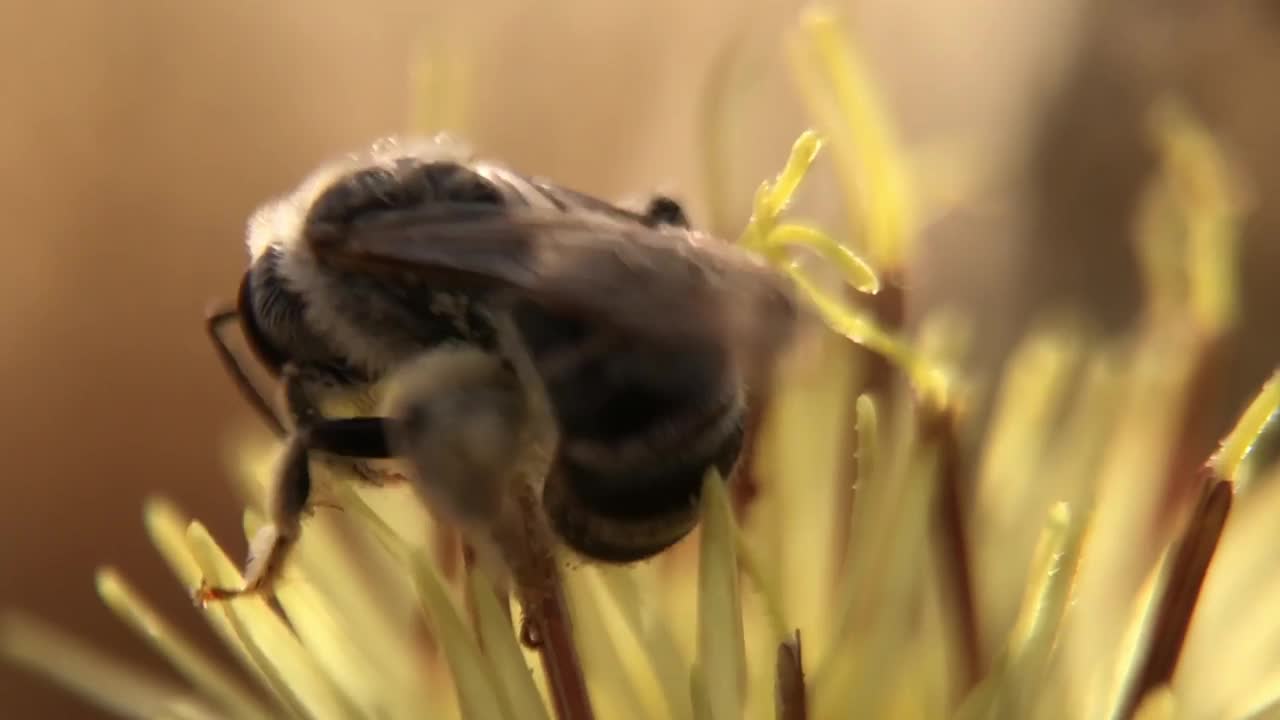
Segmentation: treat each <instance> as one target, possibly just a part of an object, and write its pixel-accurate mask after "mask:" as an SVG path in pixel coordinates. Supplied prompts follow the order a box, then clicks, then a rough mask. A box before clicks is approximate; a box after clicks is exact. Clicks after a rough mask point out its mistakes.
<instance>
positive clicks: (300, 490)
mask: <svg viewBox="0 0 1280 720" xmlns="http://www.w3.org/2000/svg"><path fill="white" fill-rule="evenodd" d="M285 391H286V397H287V399H288V403H289V407H290V410H291V411H293V413H294V416H295V421H294V422H295V427H296V428H297V429H296V430H295V431H294V433H293V435H292V436H290V438H289V440H288V444H287V446H286V448H285V453H284V456H283V458H282V459H281V464H280V468H279V471H278V472H277V474H276V477H275V480H274V482H273V483H272V486H271V489H270V491H269V499H268V501H267V512H268V515H269V516H270V519H271V523H270V524H268V525H265V526H263V528H262V529H261V530H259V531H258V533H257V534H256V535H255V536H254V537H253V539H252V540H251V541H250V543H249V559H248V560H247V561H246V563H245V568H244V580H245V583H244V586H243V587H241V588H224V587H213V586H209V585H207V584H202V585H201V587H200V589H199V590H198V591H197V593H196V600H197V602H199V603H200V604H202V605H203V604H204V603H206V602H208V601H210V600H226V599H228V598H234V597H237V596H240V595H246V594H251V593H259V592H266V591H269V590H270V588H271V585H272V583H274V582H275V580H276V579H277V578H278V577H279V575H280V571H281V570H282V569H283V567H284V562H285V559H286V557H287V556H288V553H289V551H290V550H292V549H293V547H294V545H295V544H296V543H297V541H298V536H299V535H300V534H301V532H302V517H303V515H305V514H306V513H307V511H308V508H309V501H310V499H311V469H310V462H309V461H310V458H309V455H310V452H311V451H319V452H326V453H331V454H334V455H339V456H343V457H349V458H361V459H378V458H387V457H390V455H391V452H390V448H389V447H388V442H387V436H386V432H387V430H386V428H387V423H388V421H387V420H384V419H383V418H377V417H361V418H333V419H331V418H325V417H322V416H321V415H320V414H319V412H318V411H316V410H315V406H314V405H313V404H312V403H311V402H310V401H309V400H308V399H307V397H306V393H305V388H304V386H303V383H302V381H301V380H300V379H299V377H298V375H297V373H296V372H294V371H292V370H287V371H286V373H285Z"/></svg>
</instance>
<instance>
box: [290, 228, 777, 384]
mask: <svg viewBox="0 0 1280 720" xmlns="http://www.w3.org/2000/svg"><path fill="white" fill-rule="evenodd" d="M309 241H310V243H311V246H312V248H313V250H314V251H315V252H316V254H317V255H318V256H319V257H321V258H322V259H323V260H325V261H327V262H332V263H333V264H335V265H338V266H342V267H347V268H350V269H356V270H360V271H364V272H370V273H377V274H387V275H399V274H402V273H410V274H412V275H413V276H415V277H418V278H420V279H421V280H422V281H424V282H428V283H431V284H432V285H433V286H434V287H440V288H449V287H454V288H458V289H488V290H495V291H500V292H501V291H506V292H511V293H514V294H515V295H516V296H518V297H521V298H523V299H527V300H531V301H534V302H536V303H539V304H541V305H543V306H545V307H547V308H548V309H552V310H554V311H557V312H563V313H566V314H571V315H578V316H580V317H584V318H589V319H593V320H596V321H598V322H601V323H603V324H606V325H608V326H609V327H611V328H614V329H616V330H618V331H621V332H625V333H629V334H631V335H632V336H633V337H635V338H636V339H637V340H642V341H647V342H648V341H651V342H676V343H679V342H681V341H691V340H692V341H706V340H708V339H711V340H716V341H721V342H723V343H725V344H726V346H728V348H729V349H730V350H731V351H732V352H734V353H735V354H737V355H741V354H742V353H747V354H749V355H751V356H753V357H758V356H760V354H761V353H764V354H772V353H773V352H774V351H776V350H777V349H778V348H779V347H781V346H782V345H783V344H784V342H785V340H786V339H787V336H788V335H789V334H790V333H791V332H792V328H793V325H794V322H795V316H796V306H795V303H794V300H793V297H792V295H791V292H790V289H789V286H788V285H787V283H786V282H785V281H784V280H783V279H782V278H781V277H779V276H778V275H777V274H776V273H775V272H774V271H773V270H772V269H770V268H769V267H768V266H767V265H765V264H764V263H763V262H762V261H760V260H759V259H757V258H755V257H754V256H753V255H751V254H749V253H747V252H745V251H743V250H741V249H740V248H737V247H735V246H733V245H730V244H728V243H725V242H723V241H721V240H718V239H716V238H713V237H709V236H706V235H702V234H698V233H694V232H689V231H685V230H679V229H675V228H650V227H647V226H644V225H641V224H639V223H632V222H626V221H623V220H618V219H615V218H612V217H607V216H598V215H595V214H582V213H579V214H575V213H566V212H560V211H554V210H546V211H544V210H539V209H536V208H509V207H493V206H467V207H448V206H444V207H441V206H436V207H432V208H427V209H420V210H410V211H394V212H388V213H385V214H382V215H380V216H378V217H375V218H370V219H367V220H361V221H357V222H356V223H353V224H351V225H347V226H345V227H342V228H332V232H327V231H326V228H324V227H321V228H317V232H315V233H313V234H312V235H311V237H309ZM742 359H746V360H748V361H749V362H752V358H742Z"/></svg>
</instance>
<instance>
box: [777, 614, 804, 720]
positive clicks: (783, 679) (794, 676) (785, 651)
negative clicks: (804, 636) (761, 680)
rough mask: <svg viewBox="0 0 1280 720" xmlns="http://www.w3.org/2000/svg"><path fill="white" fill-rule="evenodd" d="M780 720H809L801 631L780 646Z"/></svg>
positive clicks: (778, 714) (778, 675)
mask: <svg viewBox="0 0 1280 720" xmlns="http://www.w3.org/2000/svg"><path fill="white" fill-rule="evenodd" d="M776 667H777V683H778V687H777V695H776V699H777V705H778V706H777V712H776V713H775V717H777V718H778V720H807V718H808V717H809V702H808V698H807V697H806V696H805V686H804V660H803V658H802V657H801V654H800V631H799V630H796V631H795V632H794V633H793V634H792V635H791V637H789V638H787V639H786V640H784V641H783V642H782V643H781V644H780V645H778V658H777V666H776Z"/></svg>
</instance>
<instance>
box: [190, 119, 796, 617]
mask: <svg viewBox="0 0 1280 720" xmlns="http://www.w3.org/2000/svg"><path fill="white" fill-rule="evenodd" d="M688 225H689V224H688V221H687V218H686V217H685V213H684V211H683V209H682V208H681V207H680V205H679V204H678V203H676V202H675V201H674V200H671V199H670V198H665V197H658V198H655V199H654V200H653V201H651V202H650V203H649V205H648V207H647V208H644V209H643V210H638V211H637V210H631V209H627V208H624V207H622V206H621V205H618V204H613V203H610V202H606V201H604V200H601V199H598V198H596V197H593V196H591V195H588V194H585V193H581V192H577V191H574V190H571V189H569V188H566V187H563V186H560V185H556V184H553V183H551V182H548V181H546V180H543V179H540V178H537V177H532V176H526V175H523V174H520V173H518V172H516V171H514V170H511V169H510V168H508V167H505V166H503V165H501V164H498V163H494V162H490V161H486V160H480V159H476V158H475V157H473V156H472V155H471V154H470V153H469V152H468V151H466V150H465V149H464V148H462V146H460V145H458V144H457V143H455V142H453V141H452V140H450V139H448V138H445V137H435V138H431V139H426V140H417V141H412V140H411V141H396V140H389V141H382V142H380V143H378V144H376V145H375V146H374V147H373V148H372V149H371V150H370V151H368V152H365V153H362V154H359V155H353V156H350V157H348V158H347V159H345V160H344V161H341V162H338V163H335V164H333V165H331V166H328V167H326V168H323V169H321V170H320V171H318V172H316V173H314V174H313V175H312V176H310V177H309V178H307V179H306V180H305V181H304V182H303V183H302V184H301V185H300V186H299V187H298V188H297V189H296V190H295V191H294V192H293V193H291V194H289V195H287V196H285V197H283V198H280V199H277V200H275V201H274V202H271V203H269V204H267V205H265V206H263V207H262V208H261V209H259V210H258V211H257V212H256V213H255V214H254V215H253V217H252V218H251V220H250V222H249V229H248V246H249V251H250V257H251V262H250V264H249V267H248V269H247V271H246V272H245V273H244V275H243V278H242V280H241V283H240V289H239V295H238V299H237V302H236V307H235V308H234V309H228V310H223V311H218V312H212V313H211V314H210V315H209V316H208V330H209V333H210V336H211V337H212V338H213V340H214V345H215V349H216V350H217V351H218V354H219V356H220V357H221V359H222V360H223V362H224V364H225V365H226V367H227V370H228V371H229V373H230V375H231V376H232V377H233V378H234V379H235V380H236V382H237V384H238V385H239V386H240V388H241V389H242V390H243V391H244V392H245V394H246V396H247V397H248V399H249V401H250V402H251V403H252V404H253V405H254V407H255V408H257V410H258V411H259V412H260V413H261V414H262V415H263V417H264V418H265V419H266V420H267V422H268V423H270V424H271V425H272V427H273V428H275V430H276V432H277V433H278V434H279V435H280V436H281V437H282V438H284V439H285V451H284V453H283V456H282V460H281V464H280V467H279V469H278V471H277V474H276V476H275V477H274V479H273V482H272V485H271V488H270V501H269V506H268V512H269V515H270V519H271V521H272V525H271V526H270V527H269V528H267V529H265V530H264V531H263V534H262V535H260V536H259V537H258V538H255V539H254V541H253V543H252V544H251V548H250V561H249V564H248V566H247V567H246V573H245V574H246V585H245V587H244V588H241V589H236V590H231V589H218V588H205V590H204V591H203V594H204V598H205V599H210V598H224V597H231V596H235V595H237V594H240V593H244V592H253V591H256V590H261V589H265V588H266V587H267V586H269V584H270V582H271V581H272V579H273V578H274V577H275V576H276V575H277V574H278V572H279V570H280V566H281V563H282V562H283V559H284V557H285V554H286V552H287V550H288V549H289V548H290V547H292V546H293V544H294V543H295V542H296V541H297V539H298V536H299V534H300V531H301V518H302V517H303V516H304V515H305V514H306V512H307V511H308V509H309V507H310V502H311V500H312V498H311V494H312V493H311V490H312V487H311V485H312V482H311V471H310V469H309V463H310V461H311V460H313V459H316V458H319V457H327V458H329V459H335V458H336V459H339V460H342V461H347V462H350V463H351V465H350V467H351V468H353V469H354V470H355V472H354V473H349V474H350V475H351V476H352V477H353V478H355V479H357V480H363V481H368V482H375V483H376V482H383V481H386V480H388V479H400V476H398V475H387V474H386V473H385V472H382V471H379V470H376V469H373V467H372V465H371V463H376V461H380V460H386V459H393V460H394V459H399V460H401V461H407V462H405V464H406V465H407V466H408V468H409V472H408V475H409V477H410V479H411V480H412V482H413V483H414V486H415V487H416V489H417V490H418V491H419V494H420V495H421V496H422V497H423V498H424V500H425V501H426V502H427V504H428V505H429V506H430V507H432V509H433V510H436V511H438V512H439V513H440V514H442V515H443V516H445V517H447V518H450V519H452V520H454V521H456V522H458V523H460V524H462V525H466V524H468V523H482V522H483V521H484V520H485V518H488V517H491V516H492V515H493V513H494V512H495V507H496V505H497V504H498V503H499V502H500V501H501V497H500V495H501V493H502V492H503V489H502V487H501V485H500V483H498V481H497V480H496V479H495V478H498V477H500V476H501V475H502V473H503V471H504V469H505V467H506V465H507V464H509V463H511V462H512V458H513V457H515V455H516V454H517V453H518V451H519V447H518V444H519V438H520V428H521V427H522V423H524V422H526V420H527V416H528V412H529V409H528V407H527V405H528V403H527V402H526V397H527V394H526V392H525V390H526V389H527V388H525V387H523V385H524V384H525V383H522V381H521V380H520V376H519V373H517V372H516V371H515V369H514V367H513V359H515V356H523V357H526V358H527V360H528V363H529V365H531V366H532V369H533V371H534V372H535V373H536V376H537V379H538V382H539V383H541V385H542V388H543V390H544V393H545V397H546V399H547V405H548V406H549V410H550V415H551V416H552V419H553V421H554V424H555V430H556V447H555V449H554V453H553V455H554V462H553V463H552V470H551V472H550V473H549V475H548V477H547V478H546V479H545V484H544V485H543V487H542V493H541V502H542V511H544V512H545V514H546V518H547V520H548V521H549V523H548V524H549V526H550V527H551V528H552V530H553V531H554V533H555V535H556V536H557V537H558V538H559V539H560V540H562V541H563V542H564V543H566V544H567V545H568V546H569V547H570V548H571V549H572V550H574V551H575V552H576V553H578V554H580V555H581V556H584V557H585V558H587V559H590V560H596V561H602V562H612V563H627V562H633V561H639V560H643V559H646V558H649V557H651V556H654V555H656V554H658V553H660V552H662V551H663V550H665V549H666V548H668V547H669V546H671V545H672V544H674V543H676V542H677V541H679V540H680V539H682V538H683V537H685V536H686V535H687V534H688V533H689V532H690V531H691V530H692V529H693V527H694V526H695V525H696V523H697V513H698V510H697V507H698V499H699V494H700V490H701V487H702V482H703V478H704V477H705V475H706V473H707V472H708V470H710V469H712V468H714V469H717V470H718V471H720V473H721V474H722V475H723V476H725V477H729V476H730V474H731V471H732V469H733V467H734V465H735V463H736V461H737V459H738V456H739V454H740V453H741V450H742V446H743V438H744V432H746V428H744V418H745V417H746V416H747V414H746V407H747V397H748V395H749V390H750V389H751V388H752V387H755V386H757V385H760V384H763V383H764V382H767V379H768V378H769V377H770V374H771V369H772V367H773V365H774V363H775V359H776V357H777V355H778V353H779V350H780V349H781V348H783V347H785V346H786V344H787V341H788V340H789V338H790V337H791V336H792V335H793V333H794V327H795V325H796V321H797V315H798V311H797V305H796V302H795V300H794V297H793V294H792V291H791V288H790V286H789V285H788V284H787V283H785V282H784V281H783V279H782V278H781V277H780V275H778V274H777V273H776V272H774V271H773V269H772V268H770V266H768V265H767V264H766V263H765V262H763V261H762V260H760V259H758V258H757V257H755V256H754V255H752V254H751V253H748V252H746V251H744V250H742V249H740V248H738V247H737V246H734V245H731V244H729V243H726V242H723V241H721V240H719V239H717V238H714V237H711V236H709V235H706V234H704V233H700V232H697V231H694V230H692V229H690V228H689V226H688ZM499 320H501V321H503V322H505V323H506V324H505V325H504V324H503V322H499ZM236 321H238V323H239V326H240V328H241V330H242V333H243V336H244V339H245V341H246V344H247V346H248V347H249V348H250V350H251V352H252V354H253V355H254V356H255V357H256V359H257V361H258V362H259V364H260V365H261V366H262V367H263V368H265V370H267V371H268V372H269V374H271V375H272V376H274V377H275V378H277V379H278V380H279V381H280V383H281V384H282V385H283V393H282V394H283V397H284V404H285V406H286V410H287V412H286V415H287V417H285V418H283V419H281V418H278V417H277V416H276V413H275V411H274V410H273V409H272V403H270V402H268V401H267V399H266V398H265V396H264V393H262V392H260V391H259V390H257V389H256V388H255V385H254V384H253V383H252V382H251V381H250V376H249V372H248V371H247V369H246V366H245V363H244V362H243V359H242V358H240V357H238V356H237V355H236V353H234V352H233V351H232V350H231V349H230V345H229V343H228V342H227V341H226V339H225V338H224V335H223V329H224V328H225V326H227V325H229V324H231V323H234V322H236ZM502 327H509V328H511V331H510V332H506V333H504V332H501V328H502ZM335 398H344V399H348V400H353V402H354V405H355V406H356V407H357V408H358V412H357V414H356V415H355V416H346V415H343V416H334V415H330V414H327V413H326V411H325V408H327V407H329V406H330V405H332V403H333V401H334V400H335Z"/></svg>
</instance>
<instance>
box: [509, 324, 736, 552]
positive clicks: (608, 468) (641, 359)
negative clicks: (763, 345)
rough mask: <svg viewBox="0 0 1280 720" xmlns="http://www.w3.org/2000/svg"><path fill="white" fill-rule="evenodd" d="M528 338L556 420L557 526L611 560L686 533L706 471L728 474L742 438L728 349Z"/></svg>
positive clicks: (657, 547)
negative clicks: (558, 449)
mask: <svg viewBox="0 0 1280 720" xmlns="http://www.w3.org/2000/svg"><path fill="white" fill-rule="evenodd" d="M529 340H530V341H531V342H530V344H531V346H532V347H533V349H534V350H535V356H537V357H539V359H540V360H545V361H546V362H547V363H548V366H547V367H545V368H544V372H545V373H546V375H545V377H546V381H547V386H548V391H549V393H550V396H551V401H552V404H553V405H554V406H555V412H556V415H557V420H558V422H559V424H560V432H561V445H562V447H561V452H560V462H559V463H558V467H559V471H558V475H557V476H556V477H554V478H551V479H549V481H548V485H547V491H546V493H545V494H544V503H545V505H546V507H547V510H548V512H549V515H550V517H551V519H552V522H553V523H554V524H555V525H556V528H557V531H558V532H559V534H560V535H561V536H562V537H563V538H564V539H565V541H566V542H568V544H569V545H570V546H571V547H573V548H574V549H575V550H577V551H578V552H580V553H582V554H583V555H586V556H588V557H590V558H593V559H596V560H601V561H607V562H629V561H634V560H640V559H644V558H647V557H650V556H652V555H655V554H657V553H658V552H661V551H662V550H663V549H665V548H666V547H668V546H670V545H671V544H673V543H675V542H676V541H678V540H680V539H681V538H683V537H684V536H685V535H687V534H688V533H689V532H690V531H691V530H692V529H693V527H694V525H696V524H697V514H698V498H699V495H700V492H701V489H702V482H703V479H704V478H705V477H706V473H707V471H708V470H709V469H711V468H716V469H718V470H719V471H720V472H721V474H722V475H724V476H726V477H727V476H728V474H729V472H730V470H731V469H732V467H733V465H734V463H735V461H736V460H737V457H738V454H739V452H740V451H741V447H742V435H743V430H742V417H743V409H742V404H741V394H740V392H739V388H738V384H737V380H736V377H735V376H734V375H733V374H732V372H731V371H730V368H729V364H728V359H727V358H726V357H725V355H724V353H723V352H722V351H721V350H720V349H719V348H716V347H714V346H712V345H705V346H685V347H680V348H667V349H665V350H660V349H653V348H647V347H645V348H639V347H620V346H618V345H614V344H610V343H608V342H605V341H602V340H600V339H598V338H595V337H594V336H592V335H591V334H589V333H583V332H578V331H577V330H575V329H569V328H566V329H564V332H562V333H550V332H548V329H547V326H545V325H544V326H543V328H542V333H541V334H539V333H537V332H534V333H531V334H530V337H529ZM575 348H576V349H578V350H579V352H576V353H574V352H572V350H573V349H575ZM539 350H540V351H541V352H538V351H539Z"/></svg>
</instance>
